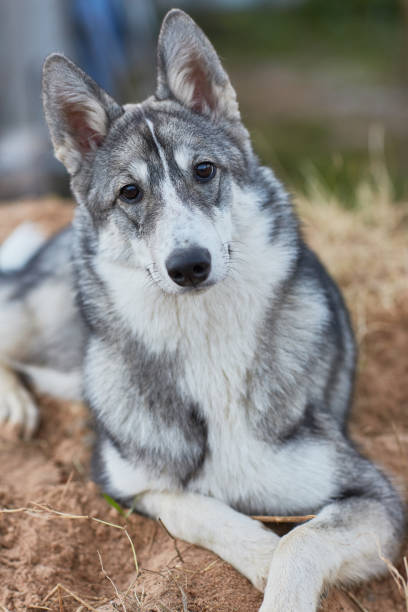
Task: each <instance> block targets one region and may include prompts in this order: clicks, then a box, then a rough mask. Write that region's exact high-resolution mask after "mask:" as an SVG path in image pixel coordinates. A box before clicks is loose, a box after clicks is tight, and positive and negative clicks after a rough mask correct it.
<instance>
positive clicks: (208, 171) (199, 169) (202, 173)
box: [194, 162, 216, 183]
mask: <svg viewBox="0 0 408 612" xmlns="http://www.w3.org/2000/svg"><path fill="white" fill-rule="evenodd" d="M215 172H216V167H215V166H214V164H212V163H211V162H200V163H199V164H196V165H195V166H194V174H195V177H196V179H197V180H198V181H200V182H201V183H205V182H206V181H209V180H211V179H212V178H214V176H215Z"/></svg>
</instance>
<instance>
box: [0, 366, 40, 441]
mask: <svg viewBox="0 0 408 612" xmlns="http://www.w3.org/2000/svg"><path fill="white" fill-rule="evenodd" d="M38 421H39V415H38V408H37V405H36V403H35V401H34V399H33V398H32V396H31V395H30V393H29V392H28V391H27V389H25V388H24V387H23V386H22V384H21V382H20V381H19V379H18V377H17V376H16V375H15V374H14V373H13V372H11V371H10V370H7V369H5V368H1V369H0V431H1V434H2V435H5V436H6V437H22V438H24V439H25V440H28V439H29V438H31V437H32V435H33V434H34V432H35V430H36V429H37V426H38Z"/></svg>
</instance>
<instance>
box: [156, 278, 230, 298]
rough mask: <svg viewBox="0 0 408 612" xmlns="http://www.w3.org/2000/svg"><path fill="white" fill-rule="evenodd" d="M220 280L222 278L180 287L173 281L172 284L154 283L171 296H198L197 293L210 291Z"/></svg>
mask: <svg viewBox="0 0 408 612" xmlns="http://www.w3.org/2000/svg"><path fill="white" fill-rule="evenodd" d="M222 280H223V279H221V280H212V281H208V282H205V283H202V284H200V285H196V286H194V285H193V286H190V287H180V286H178V285H176V283H174V286H171V285H168V284H167V283H166V284H164V283H163V284H162V283H156V285H157V287H158V288H159V289H160V290H161V291H162V292H163V293H165V294H166V295H169V296H173V297H178V296H180V297H181V296H199V295H204V294H205V293H207V292H208V291H210V289H212V288H213V287H215V286H216V285H218V284H219V283H220V282H221V281H222Z"/></svg>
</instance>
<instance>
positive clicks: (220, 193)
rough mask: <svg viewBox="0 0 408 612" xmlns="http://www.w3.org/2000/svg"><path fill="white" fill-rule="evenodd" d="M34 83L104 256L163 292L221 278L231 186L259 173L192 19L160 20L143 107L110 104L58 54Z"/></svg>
mask: <svg viewBox="0 0 408 612" xmlns="http://www.w3.org/2000/svg"><path fill="white" fill-rule="evenodd" d="M43 92H44V107H45V114H46V118H47V121H48V125H49V128H50V132H51V137H52V141H53V144H54V149H55V155H56V157H57V158H58V159H59V160H60V161H61V162H62V163H63V164H64V165H65V166H66V168H67V170H68V172H69V173H70V175H71V185H72V189H73V191H74V194H75V196H76V199H77V200H78V202H79V204H80V206H81V207H82V208H83V209H86V210H87V211H88V213H89V215H90V219H91V220H92V223H93V225H94V226H95V227H97V228H98V237H99V238H98V240H99V248H100V249H101V250H102V251H103V253H104V256H105V257H106V258H111V259H115V261H116V262H119V263H123V265H126V266H131V267H134V268H135V269H137V270H138V271H139V272H142V273H143V274H144V275H145V276H146V275H147V276H148V277H149V278H150V279H151V280H153V281H154V283H155V284H156V285H158V286H159V287H160V289H161V290H162V291H164V292H166V293H173V294H174V293H183V292H186V291H190V290H196V289H202V288H205V287H209V286H211V285H213V284H215V283H218V282H220V281H221V280H223V279H224V278H225V277H226V276H227V274H228V271H229V268H230V262H231V253H233V251H234V245H233V238H234V232H233V225H234V219H233V215H234V213H233V209H234V201H235V200H236V199H237V198H236V193H237V189H240V188H242V187H243V185H245V184H248V182H250V180H251V177H250V175H251V172H252V173H255V172H259V170H258V165H257V163H256V160H255V158H254V156H253V153H252V149H251V145H250V141H249V137H248V133H247V131H246V130H245V128H244V127H243V125H242V123H241V120H240V115H239V110H238V105H237V100H236V95H235V91H234V89H233V88H232V86H231V83H230V80H229V78H228V76H227V74H226V72H225V71H224V69H223V67H222V65H221V62H220V60H219V58H218V56H217V54H216V52H215V50H214V48H213V47H212V45H211V43H210V42H209V41H208V39H207V38H206V36H205V35H204V34H203V32H202V31H201V30H200V29H199V28H198V27H197V25H196V24H195V23H194V22H193V21H192V19H191V18H190V17H188V16H187V15H186V14H185V13H184V12H182V11H180V10H177V9H176V10H172V11H170V12H169V13H168V14H167V16H166V17H165V19H164V22H163V25H162V29H161V33H160V37H159V43H158V82H157V90H156V94H155V95H154V96H152V97H151V98H149V99H147V100H146V101H145V102H143V103H142V104H134V105H126V106H124V107H122V106H120V105H119V104H118V103H116V102H115V101H114V100H113V99H112V98H111V97H110V96H109V95H108V94H107V93H106V92H105V91H103V90H102V89H101V88H100V87H99V86H98V85H97V84H96V83H95V82H94V81H93V80H92V79H91V78H90V77H88V76H87V75H86V74H84V73H83V72H82V70H80V69H79V68H78V67H77V66H75V65H74V64H73V63H72V62H71V61H69V60H67V59H66V58H65V57H63V56H61V55H58V54H53V55H51V56H49V57H48V58H47V60H46V62H45V65H44V79H43Z"/></svg>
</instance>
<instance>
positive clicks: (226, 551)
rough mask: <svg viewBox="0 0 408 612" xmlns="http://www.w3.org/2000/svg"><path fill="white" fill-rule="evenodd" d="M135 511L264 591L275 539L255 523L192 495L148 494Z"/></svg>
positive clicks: (233, 511)
mask: <svg viewBox="0 0 408 612" xmlns="http://www.w3.org/2000/svg"><path fill="white" fill-rule="evenodd" d="M136 509H138V510H140V511H142V512H145V513H146V514H148V515H149V516H152V517H153V518H160V519H161V520H162V521H163V523H164V524H165V526H166V528H167V529H168V530H169V532H170V533H171V534H172V535H173V536H175V537H176V538H180V539H182V540H186V541H187V542H190V543H192V544H197V545H198V546H202V547H204V548H207V549H209V550H211V551H213V552H215V553H216V554H217V555H219V556H220V557H221V558H222V559H224V560H225V561H227V562H228V563H230V564H231V565H232V566H233V567H235V569H237V570H238V571H239V572H241V574H243V575H244V576H246V577H247V578H248V580H250V581H251V582H252V584H253V585H254V586H255V587H256V588H257V589H259V590H260V591H263V590H264V588H265V584H266V580H267V577H268V571H269V566H270V563H271V559H272V556H273V552H274V550H275V548H276V546H277V544H278V542H279V537H278V536H277V535H276V534H275V533H273V532H272V531H270V530H269V529H266V528H265V527H263V525H262V524H261V523H259V522H258V521H255V520H253V519H251V518H249V517H248V516H245V515H244V514H240V513H239V512H236V511H235V510H233V509H232V508H230V507H229V506H227V505H226V504H224V503H222V502H220V501H218V500H216V499H214V498H211V497H206V496H204V495H198V494H195V493H184V492H180V493H170V492H148V493H145V494H143V496H142V497H141V498H139V499H138V500H137V502H136Z"/></svg>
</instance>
